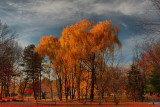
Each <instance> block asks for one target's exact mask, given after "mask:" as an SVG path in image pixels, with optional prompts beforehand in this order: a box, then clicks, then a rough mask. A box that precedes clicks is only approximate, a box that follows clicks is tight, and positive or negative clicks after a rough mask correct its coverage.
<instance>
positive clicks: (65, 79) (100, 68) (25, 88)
mask: <svg viewBox="0 0 160 107" xmlns="http://www.w3.org/2000/svg"><path fill="white" fill-rule="evenodd" d="M16 35H17V34H16V33H14V32H10V30H9V29H8V27H7V25H5V24H2V23H0V51H1V53H0V85H1V93H0V96H1V97H0V98H1V99H2V98H5V97H9V96H11V94H12V95H13V96H14V95H15V94H17V93H18V94H20V95H22V97H23V96H24V95H25V94H27V93H30V94H32V93H33V96H34V98H35V99H37V98H40V99H41V98H42V97H43V96H44V92H42V84H43V83H42V82H43V81H47V83H46V85H47V87H48V88H49V90H50V93H51V98H52V100H53V90H55V89H53V86H52V85H53V81H54V82H55V83H56V90H57V96H58V98H59V100H62V98H63V97H64V96H65V99H66V101H67V100H68V99H78V100H81V99H82V98H83V99H84V98H85V99H86V100H87V99H90V100H91V101H93V100H94V96H96V97H98V98H99V99H100V100H101V99H103V98H104V97H105V96H111V95H113V97H114V101H115V102H118V97H119V96H120V95H126V96H128V97H131V98H132V99H133V100H134V101H137V100H142V101H143V100H144V97H145V94H146V93H155V94H158V93H160V90H159V89H160V87H159V83H160V81H159V80H160V79H159V77H160V71H159V68H160V67H159V65H160V56H159V55H160V51H159V50H160V47H159V46H160V45H159V44H160V42H159V39H157V40H156V41H153V42H152V43H150V42H145V43H143V44H140V45H137V46H136V47H135V49H134V51H133V52H134V53H133V54H134V58H133V59H134V60H133V64H132V65H131V68H130V69H126V67H125V66H121V65H122V64H121V63H120V62H121V61H122V57H121V42H120V41H119V39H118V29H117V27H116V26H112V24H111V22H109V21H104V22H99V23H98V24H96V25H95V24H94V22H90V21H87V20H82V21H79V22H77V23H76V24H74V25H70V26H67V27H66V28H64V29H63V31H62V36H61V38H60V39H58V38H57V37H56V36H44V37H42V38H41V40H40V44H39V45H38V46H37V47H35V46H34V45H29V46H27V47H26V48H25V49H24V50H22V48H21V47H20V46H19V45H18V43H17V42H16ZM45 56H48V57H47V58H46V57H45ZM42 80H43V81H42ZM43 85H44V84H43Z"/></svg>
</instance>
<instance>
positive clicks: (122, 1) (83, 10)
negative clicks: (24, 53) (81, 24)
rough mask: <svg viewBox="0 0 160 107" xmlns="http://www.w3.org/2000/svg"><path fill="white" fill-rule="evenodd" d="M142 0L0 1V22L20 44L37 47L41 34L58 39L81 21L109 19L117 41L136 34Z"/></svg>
mask: <svg viewBox="0 0 160 107" xmlns="http://www.w3.org/2000/svg"><path fill="white" fill-rule="evenodd" d="M147 5H148V4H147V2H144V0H0V19H1V20H2V22H4V23H7V24H8V25H9V26H10V27H11V28H12V29H13V30H16V31H17V32H18V33H19V35H20V37H19V41H20V44H21V45H22V46H23V47H24V46H26V45H28V44H30V43H34V44H36V45H37V44H38V42H39V39H40V38H41V37H42V36H44V35H56V36H58V37H60V35H61V31H62V29H63V28H64V27H66V26H67V25H70V24H74V23H76V22H77V21H79V20H81V19H87V20H92V21H95V22H96V23H97V22H98V21H104V20H106V19H107V20H110V21H111V22H112V23H113V24H114V25H118V28H119V29H120V39H121V40H122V45H123V43H124V44H125V42H124V41H125V39H126V40H127V39H129V38H131V36H133V35H134V36H136V35H139V32H140V31H138V30H137V29H136V23H137V22H138V20H139V18H142V19H143V17H144V15H145V9H146V6H147Z"/></svg>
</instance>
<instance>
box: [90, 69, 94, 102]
mask: <svg viewBox="0 0 160 107" xmlns="http://www.w3.org/2000/svg"><path fill="white" fill-rule="evenodd" d="M94 83H95V70H94V69H92V82H91V95H90V99H91V102H92V101H93V98H94Z"/></svg>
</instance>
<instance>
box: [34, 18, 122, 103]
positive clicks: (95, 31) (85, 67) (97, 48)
mask: <svg viewBox="0 0 160 107" xmlns="http://www.w3.org/2000/svg"><path fill="white" fill-rule="evenodd" d="M116 45H117V46H118V47H119V48H120V47H121V43H120V41H119V40H118V29H117V27H116V26H114V27H112V24H111V22H109V21H104V22H99V23H98V24H97V25H94V22H90V21H87V20H82V21H79V22H77V23H76V24H75V25H71V26H67V27H66V28H65V29H63V32H62V36H61V38H60V39H59V40H58V39H57V37H53V36H45V37H42V38H41V41H40V44H39V45H38V46H37V48H36V49H35V51H36V52H38V53H39V54H40V55H42V56H45V55H47V56H49V59H50V61H51V62H52V63H53V68H54V70H55V71H56V72H57V75H58V77H59V79H64V84H65V85H64V89H65V95H66V100H67V99H68V95H69V93H70V96H71V98H74V96H75V91H76V93H77V95H78V99H79V100H80V92H81V89H80V88H81V81H82V74H84V73H85V74H86V75H89V74H90V76H91V82H90V83H91V84H90V85H91V87H90V99H91V101H93V98H94V88H95V79H96V72H97V70H98V67H99V63H98V62H99V61H98V59H103V60H104V58H101V57H104V55H106V56H108V53H109V52H110V53H111V52H112V51H113V50H114V48H115V47H116ZM102 54H103V55H102ZM103 62H105V61H103ZM87 71H88V72H87ZM59 82H61V81H59ZM87 84H88V83H87ZM75 89H76V90H75ZM61 92H62V87H61Z"/></svg>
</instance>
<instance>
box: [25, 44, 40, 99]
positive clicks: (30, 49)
mask: <svg viewBox="0 0 160 107" xmlns="http://www.w3.org/2000/svg"><path fill="white" fill-rule="evenodd" d="M34 49H35V46H34V45H33V44H31V45H29V46H27V47H26V48H25V49H24V55H23V62H24V65H25V73H26V74H27V77H28V78H29V79H31V80H32V84H33V92H34V97H35V99H37V96H38V92H39V91H40V90H41V87H40V81H41V80H40V78H41V70H42V60H43V57H41V56H40V55H38V53H36V52H35V51H34ZM40 93H41V92H40Z"/></svg>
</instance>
